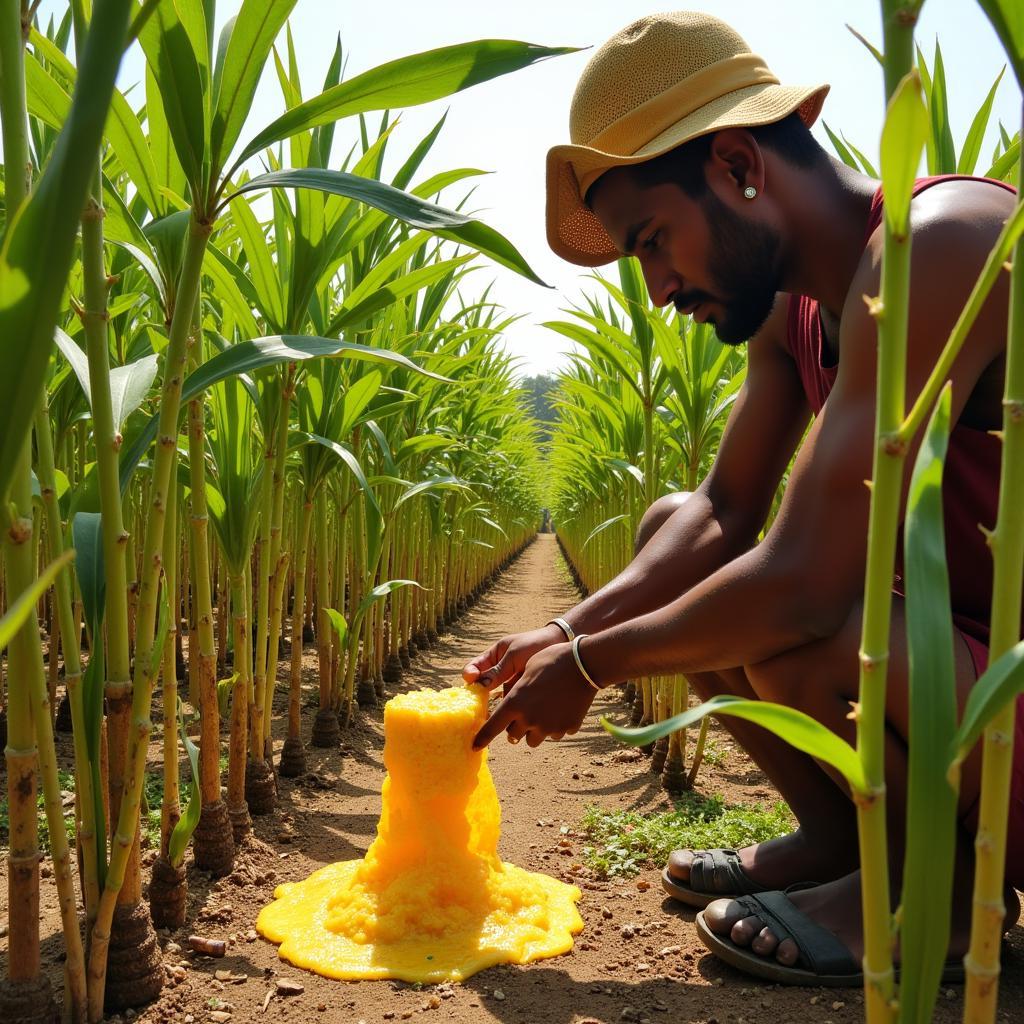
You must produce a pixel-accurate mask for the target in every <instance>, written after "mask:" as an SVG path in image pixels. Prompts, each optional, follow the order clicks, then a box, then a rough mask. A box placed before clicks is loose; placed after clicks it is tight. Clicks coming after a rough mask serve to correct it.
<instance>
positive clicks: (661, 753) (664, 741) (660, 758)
mask: <svg viewBox="0 0 1024 1024" xmlns="http://www.w3.org/2000/svg"><path fill="white" fill-rule="evenodd" d="M667 758H668V737H667V736H662V737H661V739H660V740H657V741H656V742H655V744H654V750H653V752H652V753H651V771H652V772H654V774H655V775H660V774H661V771H662V769H663V768H664V767H665V760H666V759H667Z"/></svg>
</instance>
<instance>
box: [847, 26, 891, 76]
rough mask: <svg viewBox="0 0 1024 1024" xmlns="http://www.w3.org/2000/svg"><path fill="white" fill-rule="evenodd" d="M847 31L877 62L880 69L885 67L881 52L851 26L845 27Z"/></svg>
mask: <svg viewBox="0 0 1024 1024" xmlns="http://www.w3.org/2000/svg"><path fill="white" fill-rule="evenodd" d="M846 29H847V31H848V32H849V33H850V34H851V35H852V36H853V37H854V38H855V39H856V40H858V42H860V43H861V45H863V47H864V49H865V50H867V51H868V53H870V54H871V56H872V57H874V58H875V60H876V61H878V63H879V65H880V66H881V67H883V68H884V67H885V57H884V56H883V55H882V51H881V50H879V49H878V47H877V46H875V45H874V43H871V42H869V41H868V40H867V39H866V38H865V37H864V36H863V35H861V33H860V32H858V31H857V30H856V29H855V28H854V27H853V26H852V25H847V26H846Z"/></svg>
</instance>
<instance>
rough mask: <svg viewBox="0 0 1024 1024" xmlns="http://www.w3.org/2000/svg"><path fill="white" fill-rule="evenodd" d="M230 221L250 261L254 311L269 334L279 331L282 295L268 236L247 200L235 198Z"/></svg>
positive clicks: (281, 324) (282, 308) (282, 318)
mask: <svg viewBox="0 0 1024 1024" xmlns="http://www.w3.org/2000/svg"><path fill="white" fill-rule="evenodd" d="M231 218H232V220H233V222H234V225H235V227H236V228H237V229H238V235H239V238H241V240H242V245H243V246H244V247H245V255H246V258H247V259H248V261H249V276H250V278H251V279H252V283H253V288H254V290H255V298H256V300H257V301H256V307H257V309H259V310H260V312H261V313H262V314H263V316H264V318H265V319H266V321H267V325H268V326H269V327H270V328H271V330H275V331H277V330H280V329H281V328H282V327H284V295H283V294H282V291H283V290H282V285H281V277H280V276H279V275H278V272H277V269H276V268H275V266H274V258H273V255H272V254H271V251H270V243H269V242H268V241H267V236H266V234H265V233H264V231H263V228H262V227H261V226H260V223H259V221H258V220H256V217H255V215H254V214H253V212H252V208H251V207H250V206H249V201H248V200H247V199H244V198H242V197H238V198H237V199H233V200H232V201H231Z"/></svg>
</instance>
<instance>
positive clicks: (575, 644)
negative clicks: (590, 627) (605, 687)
mask: <svg viewBox="0 0 1024 1024" xmlns="http://www.w3.org/2000/svg"><path fill="white" fill-rule="evenodd" d="M589 635H590V634H589V633H578V634H577V635H576V636H574V637H573V641H572V656H573V657H574V658H575V659H576V667H577V668H578V669H579V670H580V675H582V676H583V678H584V679H586V681H587V682H588V683H590V685H591V686H592V687H593V688H594V689H595V690H597V692H598V693H600V692H601V687H600V686H598V685H597V683H595V682H594V680H593V679H592V678H591V676H590V673H589V672H588V671H587V670H586V669H585V668H584V667H583V659H582V658H581V657H580V641H581V640H585V639H586V638H587V637H588V636H589Z"/></svg>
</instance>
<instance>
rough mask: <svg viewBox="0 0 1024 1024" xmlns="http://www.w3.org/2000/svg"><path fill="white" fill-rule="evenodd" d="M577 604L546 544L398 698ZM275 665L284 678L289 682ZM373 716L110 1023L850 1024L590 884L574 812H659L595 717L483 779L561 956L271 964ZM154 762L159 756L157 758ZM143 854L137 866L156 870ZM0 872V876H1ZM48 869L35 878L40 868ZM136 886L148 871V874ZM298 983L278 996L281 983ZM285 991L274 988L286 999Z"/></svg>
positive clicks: (355, 834) (639, 903) (659, 916)
mask: <svg viewBox="0 0 1024 1024" xmlns="http://www.w3.org/2000/svg"><path fill="white" fill-rule="evenodd" d="M577 599H578V598H577V595H576V594H575V591H574V589H573V587H572V584H571V582H570V579H569V576H568V573H567V571H566V569H565V567H564V564H563V563H562V562H561V559H560V556H559V555H558V551H557V547H556V545H555V542H554V538H553V537H552V536H551V535H541V536H540V537H539V538H538V540H537V542H536V543H534V544H533V545H531V546H530V547H529V548H528V549H527V550H526V551H525V553H524V554H523V555H522V556H521V557H520V558H519V559H518V560H517V561H516V562H515V563H514V564H513V565H512V566H511V567H510V568H509V569H508V570H507V571H506V572H505V573H504V574H503V576H502V577H501V578H500V580H499V581H498V583H497V585H496V586H495V587H494V588H493V589H492V590H491V591H490V592H489V593H488V594H487V595H485V596H484V597H483V598H482V599H481V600H480V602H479V603H478V604H477V605H476V607H475V608H473V609H471V610H470V611H469V612H468V613H467V614H466V615H464V616H463V617H462V619H461V620H460V621H459V622H458V623H457V624H456V625H455V626H454V627H453V628H452V630H451V631H450V633H449V634H447V635H446V636H444V637H443V638H442V639H441V642H440V643H439V644H438V645H437V646H436V647H434V648H433V649H432V650H430V651H427V652H422V653H420V654H419V655H418V656H417V657H416V658H415V660H414V661H413V666H412V669H411V670H409V671H407V672H406V673H405V675H404V677H403V680H402V683H401V684H400V685H399V689H410V688H419V687H425V686H431V687H442V686H448V685H455V684H457V683H458V681H459V672H460V670H461V668H462V666H463V664H464V663H465V662H466V661H467V660H468V659H469V658H470V657H472V656H473V655H474V654H476V653H478V652H480V651H481V650H483V649H484V648H485V647H486V646H488V645H489V644H491V643H492V642H493V641H495V640H497V639H498V638H499V637H501V636H502V635H504V634H505V633H508V632H513V631H517V630H521V629H526V628H530V627H532V626H534V625H536V624H538V623H541V622H544V621H545V620H546V619H548V618H550V617H551V616H553V615H557V614H559V613H560V612H562V611H564V610H565V609H566V608H567V607H569V606H571V604H573V603H574V602H575V601H576V600H577ZM307 661H308V665H307V671H306V678H305V680H304V685H305V688H306V701H305V703H306V708H305V710H304V715H305V722H304V725H305V736H306V737H308V735H309V727H310V726H311V724H312V718H313V714H314V713H315V704H316V672H315V662H314V660H313V659H312V658H311V657H309V658H307ZM286 674H287V664H286V662H284V661H282V662H281V664H280V666H279V679H280V680H281V681H282V684H284V680H285V679H286V678H287V675H286ZM276 705H277V706H276V708H275V721H274V734H275V737H276V743H275V749H276V750H277V751H279V750H280V745H281V743H282V741H283V735H284V725H285V722H284V719H283V715H282V713H283V711H284V710H285V701H284V698H283V693H282V694H279V700H278V702H276ZM595 712H597V713H601V714H608V715H610V716H612V717H613V718H616V719H618V720H620V721H621V720H623V719H624V718H625V717H626V711H625V708H624V705H623V704H622V703H621V701H620V700H619V698H618V696H617V695H612V694H609V695H607V696H602V697H600V698H599V699H598V701H597V703H596V705H595ZM381 722H382V714H381V712H380V711H379V710H378V711H376V712H369V713H366V714H364V715H362V716H361V720H360V721H359V723H358V724H357V725H355V726H354V727H352V728H350V729H349V730H347V731H345V732H343V734H342V746H341V749H340V750H339V749H333V750H316V749H315V748H309V750H308V764H309V773H308V774H307V775H305V776H303V777H301V778H299V779H296V780H289V779H284V778H280V779H279V780H278V786H279V802H278V806H277V809H276V811H275V812H274V813H273V814H272V815H269V816H266V817H262V818H254V820H253V826H254V832H253V835H252V836H250V837H249V839H248V840H247V841H246V843H245V845H244V847H243V849H242V851H241V854H240V855H239V856H238V858H237V861H236V867H235V870H234V872H233V873H232V874H231V875H229V876H228V877H226V878H223V879H220V880H219V881H216V882H213V883H212V884H211V882H210V879H209V877H208V876H206V875H204V874H203V873H201V872H199V871H197V870H196V869H195V868H194V867H193V866H191V863H190V865H189V871H188V882H189V900H188V921H187V924H186V926H185V928H183V929H181V930H180V931H178V932H174V933H170V932H161V933H160V941H161V944H162V946H163V949H164V960H165V965H166V968H167V971H168V984H167V986H166V987H165V989H164V992H163V995H162V996H161V998H160V999H159V1000H158V1001H157V1002H156V1003H154V1004H152V1005H150V1006H148V1007H145V1008H144V1009H142V1010H141V1011H139V1012H138V1013H137V1014H130V1015H129V1014H126V1015H123V1016H121V1017H119V1018H118V1017H115V1018H112V1019H114V1020H126V1019H134V1020H137V1021H142V1022H158V1021H159V1022H170V1021H173V1022H176V1024H177V1022H185V1024H189V1022H196V1024H205V1022H207V1021H211V1020H217V1019H218V1018H217V1017H213V1016H211V1013H212V1012H214V1011H220V1013H225V1012H227V1013H229V1014H230V1019H231V1020H233V1021H249V1020H253V1021H260V1020H271V1019H273V1020H280V1021H296V1022H298V1021H302V1022H306V1021H322V1022H323V1024H342V1022H344V1024H350V1022H351V1024H357V1022H366V1024H378V1022H381V1021H391V1020H395V1021H401V1020H412V1019H418V1018H419V1017H420V1015H423V1017H424V1024H431V1022H436V1024H440V1022H442V1021H453V1022H457V1024H478V1022H479V1024H483V1022H490V1021H498V1022H501V1024H595V1022H602V1024H612V1022H615V1024H619V1022H623V1021H627V1022H628V1021H635V1022H637V1024H642V1022H644V1021H652V1022H655V1024H656V1022H658V1021H666V1022H668V1021H672V1022H698V1021H699V1022H704V1024H711V1022H716V1024H726V1022H729V1024H761V1022H766V1024H783V1022H787V1021H788V1022H793V1024H804V1022H808V1024H812V1022H813V1024H828V1022H832V1024H855V1022H860V1021H862V1020H863V1001H862V998H861V995H860V993H859V992H858V991H856V990H825V989H799V988H786V987H781V986H767V985H761V984H759V983H757V982H754V981H752V980H751V979H748V978H746V977H745V976H743V975H741V974H739V973H738V972H736V971H733V970H732V969H730V968H729V967H727V966H726V965H724V964H722V963H721V962H720V961H718V960H717V959H716V958H715V957H713V956H711V955H710V954H709V953H708V952H707V951H706V949H705V948H704V946H703V945H702V944H701V942H700V940H699V939H698V938H697V936H696V933H695V931H694V928H693V918H694V915H693V913H692V912H691V911H689V910H686V909H684V908H681V907H679V906H678V905H676V904H675V903H674V901H671V900H668V899H666V898H665V897H664V895H663V893H662V890H661V888H660V886H659V884H658V871H659V868H658V866H654V865H652V866H650V867H649V868H647V869H645V870H644V871H642V872H641V874H640V875H639V876H637V877H636V878H634V879H629V880H609V881H602V880H600V879H597V878H595V877H593V876H592V875H591V873H590V872H589V871H588V869H587V868H586V867H585V866H584V865H583V863H582V854H581V847H582V845H583V841H582V837H581V835H580V833H579V831H578V825H579V821H580V818H581V816H582V814H583V811H584V809H585V808H586V807H587V806H589V805H591V804H597V805H599V806H601V807H604V808H608V809H627V808H629V809H636V810H641V811H660V810H666V809H668V808H669V806H670V805H669V802H668V800H667V798H666V797H665V795H664V793H663V791H662V789H661V785H660V780H659V779H658V778H657V777H655V776H653V775H652V774H651V773H650V771H649V770H648V761H647V759H646V758H645V757H644V756H643V755H642V754H639V753H637V752H635V751H632V750H627V749H624V748H622V747H620V746H617V745H616V744H615V743H614V742H613V741H612V740H611V738H610V737H609V736H608V735H607V734H606V733H605V732H604V731H603V730H602V729H601V728H600V726H599V725H598V723H597V714H596V713H595V715H594V717H593V718H592V719H591V721H590V722H588V724H587V725H586V727H585V728H584V729H583V730H582V731H581V732H580V733H579V734H578V735H577V736H575V737H570V738H566V739H565V740H562V741H561V742H560V743H546V744H544V745H543V746H541V747H540V748H538V749H537V750H531V749H529V748H527V747H526V746H525V745H522V744H520V745H519V746H515V747H513V746H510V745H509V744H507V743H504V742H502V741H498V742H496V743H495V744H493V746H492V756H491V771H492V773H493V775H494V781H495V784H496V785H497V789H498V793H499V796H500V798H501V804H502V814H503V835H502V841H501V846H500V851H501V854H502V857H503V858H504V859H505V860H510V861H513V862H515V863H517V864H520V865H522V866H523V867H526V868H529V869H530V870H533V871H545V872H547V873H549V874H552V875H555V876H557V877H560V878H562V879H564V880H566V881H572V882H575V883H576V884H577V885H579V886H580V888H581V889H582V890H583V900H582V902H581V904H580V910H581V913H582V915H583V919H584V921H585V929H584V931H583V932H582V933H581V934H580V935H579V936H578V937H577V939H576V945H575V948H574V950H573V951H572V952H571V953H569V954H566V955H565V956H562V957H558V958H555V959H551V960H545V961H541V962H539V963H536V964H533V965H530V966H526V967H518V966H504V967H494V968H490V969H489V970H486V971H482V972H481V973H479V974H477V975H475V976H474V977H473V978H471V979H470V980H469V981H467V982H465V983H463V984H459V985H442V986H425V987H420V986H415V985H409V984H405V983H402V982H388V981H369V982H365V981H364V982H338V981H331V980H327V979H324V978H321V977H318V976H316V975H313V974H310V973H307V972H305V971H301V970H298V969H297V968H294V967H292V966H291V965H290V964H288V963H286V962H284V961H282V960H280V959H279V958H278V956H277V947H276V946H274V945H272V944H270V943H268V942H266V941H264V940H263V939H261V938H258V937H257V936H256V933H255V931H254V930H253V926H254V922H255V920H256V915H257V914H258V912H259V910H260V909H261V908H262V907H263V906H264V905H265V904H266V903H267V902H269V900H270V899H271V898H272V893H273V890H274V887H275V886H276V885H277V884H278V883H280V882H282V881H293V880H299V879H302V878H305V877H306V876H307V875H308V874H309V873H310V872H312V871H313V870H315V869H316V868H318V867H321V866H322V865H324V864H328V863H331V862H333V861H338V860H347V859H351V858H358V857H360V856H362V854H363V853H364V852H365V850H366V848H367V846H368V845H369V844H370V842H371V840H372V839H373V836H374V834H375V828H376V824H377V817H378V815H379V812H380V786H381V781H382V779H383V774H384V769H383V765H382V760H381V750H382V746H383V734H382V725H381ZM717 740H718V744H719V746H720V749H721V750H722V752H723V757H722V760H721V762H720V763H719V764H716V765H714V766H713V767H712V766H706V767H705V768H703V769H702V770H701V774H700V778H699V779H698V786H699V787H700V788H701V789H702V790H704V791H706V792H709V793H721V794H723V795H724V796H725V798H726V799H727V800H728V801H730V802H741V803H748V804H752V803H759V802H761V803H764V802H771V801H774V800H776V799H778V796H777V794H776V792H775V791H774V789H773V788H772V787H771V785H770V784H769V783H768V782H767V780H766V779H765V777H764V776H763V775H762V774H761V773H760V772H759V771H758V770H757V768H756V767H755V766H754V765H753V764H752V763H751V762H750V761H749V760H748V759H747V758H746V757H745V756H744V755H743V754H742V752H740V751H739V750H737V749H736V748H735V747H734V746H733V745H732V743H731V741H730V740H729V739H728V737H727V735H726V734H725V733H723V732H721V731H718V732H717ZM152 753H153V761H154V762H158V761H159V757H160V753H159V750H158V748H157V747H156V746H155V745H154V747H153V751H152ZM151 859H152V854H151V853H149V854H144V860H151ZM5 869H6V865H4V867H3V868H0V876H3V878H4V879H5V878H6V870H5ZM44 869H45V866H44ZM147 874H148V871H147ZM43 886H44V891H43V911H42V914H41V928H42V933H43V937H44V947H43V955H44V959H45V963H46V967H47V969H48V970H49V971H50V973H51V975H52V980H53V984H54V988H55V990H56V991H60V988H61V980H60V959H61V948H62V940H61V936H60V926H59V918H58V916H57V913H56V907H55V901H54V890H53V888H52V884H51V883H49V882H47V881H45V880H44V883H43ZM6 888H7V887H6V884H5V882H4V883H3V886H2V889H0V893H3V895H2V896H0V900H3V901H4V902H3V903H0V933H2V934H3V936H6V909H5V902H6ZM196 933H197V934H200V935H204V936H207V937H211V938H220V939H226V940H227V943H228V950H227V955H226V956H225V957H223V958H222V959H211V958H208V957H205V956H200V955H196V954H192V953H191V952H189V950H188V943H187V938H188V936H189V935H190V934H196ZM6 947H7V940H6V937H4V938H0V971H2V972H4V973H6V953H7V948H6ZM282 980H283V981H285V982H288V981H290V982H297V983H298V985H297V986H296V985H293V986H291V987H292V988H294V989H298V988H301V991H297V992H296V994H291V995H285V994H281V993H280V992H279V990H278V982H279V981H282ZM284 988H287V986H284ZM1000 1002H1001V1007H1002V1009H1001V1011H1000V1018H1001V1020H1005V1021H1020V1020H1024V1011H1022V1010H1021V1009H1020V1007H1021V1006H1022V1005H1024V929H1021V928H1017V929H1015V930H1014V931H1013V933H1012V934H1011V935H1010V937H1009V939H1008V941H1007V944H1006V949H1005V952H1004V957H1003V983H1002V991H1001V999H1000ZM962 1009H963V1007H962V989H960V988H957V989H949V990H946V991H945V992H944V993H943V994H942V995H941V997H940V1001H939V1007H938V1009H937V1011H936V1015H935V1018H934V1019H935V1020H936V1021H939V1022H948V1024H953V1022H954V1021H959V1020H960V1017H961V1013H962Z"/></svg>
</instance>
